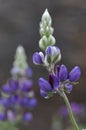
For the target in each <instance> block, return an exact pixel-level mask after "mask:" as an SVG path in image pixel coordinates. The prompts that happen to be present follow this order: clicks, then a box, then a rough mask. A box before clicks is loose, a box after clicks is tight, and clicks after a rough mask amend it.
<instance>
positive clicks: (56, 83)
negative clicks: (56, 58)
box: [53, 77, 59, 90]
mask: <svg viewBox="0 0 86 130" xmlns="http://www.w3.org/2000/svg"><path fill="white" fill-rule="evenodd" d="M53 86H54V90H58V88H59V81H58V79H57V77H56V78H55V79H54V85H53Z"/></svg>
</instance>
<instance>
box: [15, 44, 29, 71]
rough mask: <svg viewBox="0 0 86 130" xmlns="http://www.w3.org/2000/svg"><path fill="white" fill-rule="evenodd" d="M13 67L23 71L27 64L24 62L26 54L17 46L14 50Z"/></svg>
mask: <svg viewBox="0 0 86 130" xmlns="http://www.w3.org/2000/svg"><path fill="white" fill-rule="evenodd" d="M13 66H14V67H18V68H21V69H24V70H25V69H26V68H27V67H28V63H27V61H26V54H25V51H24V48H23V47H22V46H18V48H17V50H16V54H15V60H14V63H13Z"/></svg>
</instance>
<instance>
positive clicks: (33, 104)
mask: <svg viewBox="0 0 86 130" xmlns="http://www.w3.org/2000/svg"><path fill="white" fill-rule="evenodd" d="M36 104H37V100H36V98H32V99H30V100H29V107H31V108H33V107H35V106H36Z"/></svg>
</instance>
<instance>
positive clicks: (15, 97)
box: [9, 95, 19, 105]
mask: <svg viewBox="0 0 86 130" xmlns="http://www.w3.org/2000/svg"><path fill="white" fill-rule="evenodd" d="M18 100H19V96H18V95H11V96H10V97H9V102H10V104H11V105H16V104H17V103H18Z"/></svg>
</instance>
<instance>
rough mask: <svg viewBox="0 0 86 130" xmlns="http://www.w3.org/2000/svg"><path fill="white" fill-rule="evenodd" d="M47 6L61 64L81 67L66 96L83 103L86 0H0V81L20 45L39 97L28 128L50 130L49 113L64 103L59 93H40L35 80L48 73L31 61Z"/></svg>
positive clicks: (85, 101) (5, 74) (4, 78)
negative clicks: (25, 55) (72, 86)
mask: <svg viewBox="0 0 86 130" xmlns="http://www.w3.org/2000/svg"><path fill="white" fill-rule="evenodd" d="M46 8H48V10H49V12H50V14H51V16H52V19H53V27H54V29H55V31H54V36H55V38H56V41H57V43H56V44H57V46H58V47H59V48H60V49H61V53H62V60H61V63H64V64H66V65H67V66H68V69H69V70H70V69H71V68H72V67H73V66H75V65H79V66H80V67H81V70H82V77H81V79H80V84H79V85H77V86H76V87H75V88H74V89H73V91H72V93H71V94H70V95H69V99H70V101H76V102H82V103H85V104H86V85H85V81H86V0H0V84H2V83H3V82H5V80H6V79H7V78H8V77H9V76H10V73H9V70H10V68H11V67H12V62H13V56H14V54H15V50H16V47H17V46H18V45H19V44H22V45H23V46H24V48H25V50H26V53H27V56H28V63H29V65H30V66H31V67H32V69H33V71H34V73H33V79H34V87H33V89H34V91H35V94H36V97H37V99H38V105H37V107H36V109H34V111H33V114H34V119H33V121H32V123H31V124H30V125H29V126H28V127H27V129H29V130H50V127H51V119H52V115H53V114H55V113H56V111H57V110H58V107H59V106H60V105H61V104H64V102H63V101H62V99H61V97H59V95H54V97H53V98H52V99H49V100H45V99H43V98H42V97H41V96H40V94H39V88H38V83H37V80H38V78H39V77H42V76H43V77H45V78H47V72H46V70H45V69H44V68H40V67H37V66H35V65H33V63H32V55H33V53H34V52H35V51H39V50H40V49H39V47H38V41H39V39H40V36H39V31H38V30H39V22H40V18H41V15H42V13H43V12H44V10H45V9H46ZM45 75H46V76H45ZM23 127H24V126H23ZM23 127H22V128H21V129H23ZM24 129H25V128H24Z"/></svg>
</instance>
